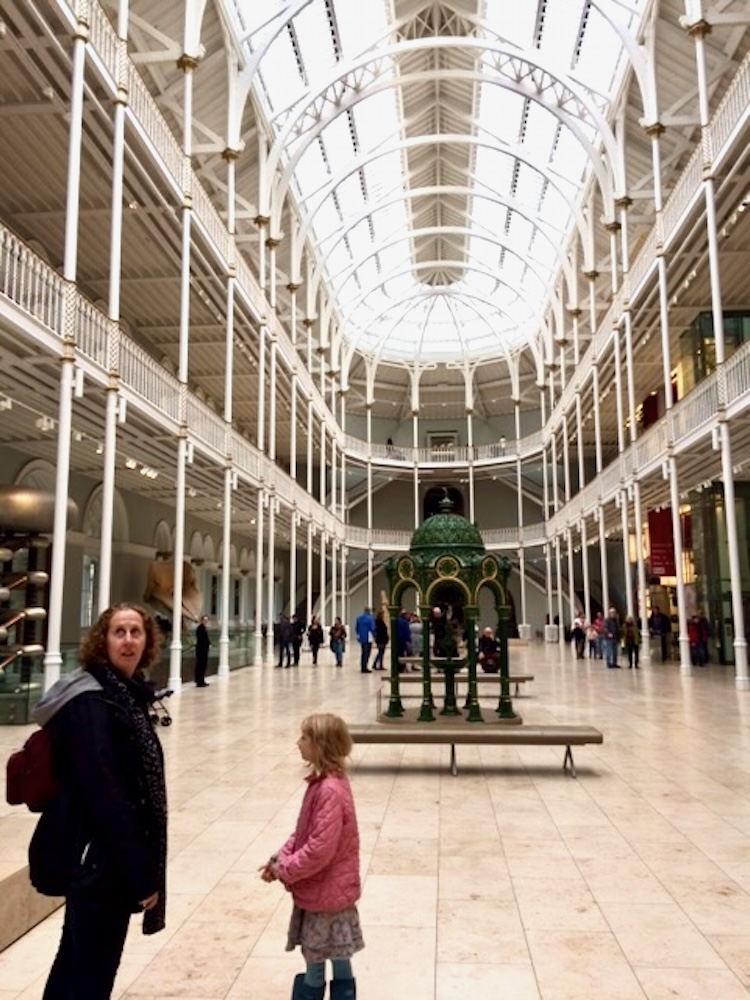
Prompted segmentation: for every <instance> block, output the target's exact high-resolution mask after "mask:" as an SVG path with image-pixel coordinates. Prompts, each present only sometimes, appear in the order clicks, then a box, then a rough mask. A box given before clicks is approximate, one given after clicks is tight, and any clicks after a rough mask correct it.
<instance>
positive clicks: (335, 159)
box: [322, 114, 355, 175]
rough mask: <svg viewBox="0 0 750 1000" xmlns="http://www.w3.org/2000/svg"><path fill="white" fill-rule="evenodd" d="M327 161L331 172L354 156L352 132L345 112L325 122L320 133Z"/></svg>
mask: <svg viewBox="0 0 750 1000" xmlns="http://www.w3.org/2000/svg"><path fill="white" fill-rule="evenodd" d="M322 135H323V145H324V147H325V151H326V155H327V156H328V162H329V163H330V164H331V170H332V172H333V174H334V175H335V174H337V173H338V172H339V171H340V170H341V168H342V167H343V166H345V165H347V164H350V163H351V161H352V160H353V159H354V156H355V149H354V143H353V142H352V134H351V131H350V129H349V119H348V117H347V116H346V115H345V114H339V115H337V116H336V117H335V118H332V119H331V121H329V122H328V123H327V124H326V127H325V129H324V131H323V133H322Z"/></svg>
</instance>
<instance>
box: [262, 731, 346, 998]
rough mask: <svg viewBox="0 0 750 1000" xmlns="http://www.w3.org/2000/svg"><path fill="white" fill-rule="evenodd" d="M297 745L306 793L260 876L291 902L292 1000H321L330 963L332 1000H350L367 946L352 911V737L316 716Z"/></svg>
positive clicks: (288, 943)
mask: <svg viewBox="0 0 750 1000" xmlns="http://www.w3.org/2000/svg"><path fill="white" fill-rule="evenodd" d="M297 746H298V747H299V752H300V754H301V756H302V759H303V760H304V761H305V762H306V763H307V764H308V765H309V767H310V770H311V773H310V775H309V776H308V777H307V779H306V780H307V790H306V791H305V797H304V799H303V801H302V808H301V809H300V814H299V817H298V819H297V826H296V828H295V830H294V833H293V834H292V835H291V836H290V837H289V839H288V840H287V841H286V843H285V844H284V846H283V847H282V848H280V850H279V851H277V852H276V854H273V855H272V856H271V857H270V858H269V860H268V861H267V862H266V864H265V865H263V866H262V867H261V868H260V872H261V878H262V879H263V881H264V882H273V881H275V880H276V879H278V880H279V881H280V882H282V884H283V885H284V886H285V887H286V888H287V889H288V890H289V891H290V892H291V894H292V899H293V901H294V909H293V911H292V918H291V921H290V924H289V935H288V939H287V951H293V950H294V948H295V947H296V946H297V945H300V947H301V948H302V955H303V957H304V959H305V961H306V962H307V971H306V972H304V973H300V974H299V975H297V976H296V977H295V980H294V989H293V991H292V1000H322V998H323V996H324V994H325V988H326V981H325V963H326V960H327V959H330V961H331V963H332V966H333V979H332V980H331V994H330V996H331V1000H354V998H355V997H356V995H357V987H356V982H355V980H354V978H353V976H352V966H351V956H352V955H353V954H354V953H355V952H357V951H360V950H361V949H362V948H364V946H365V943H364V940H363V937H362V929H361V927H360V923H359V914H358V913H357V906H356V904H357V900H358V899H359V897H360V894H361V891H362V885H361V881H360V874H359V828H358V826H357V814H356V811H355V808H354V799H353V797H352V790H351V785H350V784H349V779H348V778H347V776H346V773H345V769H344V768H345V762H346V758H347V757H348V756H349V754H350V753H351V749H352V738H351V736H350V735H349V730H348V729H347V727H346V723H345V722H344V720H343V719H340V718H339V717H338V716H337V715H331V714H328V713H320V714H317V715H309V716H307V718H306V719H303V720H302V726H301V734H300V738H299V739H298V740H297Z"/></svg>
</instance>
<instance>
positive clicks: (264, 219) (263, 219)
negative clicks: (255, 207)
mask: <svg viewBox="0 0 750 1000" xmlns="http://www.w3.org/2000/svg"><path fill="white" fill-rule="evenodd" d="M270 221H271V217H270V216H268V215H256V216H255V218H254V219H253V222H254V223H255V225H256V226H257V227H258V229H262V228H263V227H264V226H267V225H268V223H269V222H270Z"/></svg>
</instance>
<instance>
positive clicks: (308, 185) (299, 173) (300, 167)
mask: <svg viewBox="0 0 750 1000" xmlns="http://www.w3.org/2000/svg"><path fill="white" fill-rule="evenodd" d="M329 179H330V174H329V171H328V165H327V164H326V162H325V159H324V158H323V149H322V147H321V145H320V143H319V142H313V143H311V144H310V145H309V146H308V147H307V149H306V151H305V153H304V155H303V156H302V157H301V158H300V160H299V162H298V163H297V169H296V170H295V172H294V180H295V183H296V185H297V187H298V188H299V190H300V191H301V192H303V195H304V193H310V192H311V191H317V190H318V189H320V188H321V187H323V185H325V184H327V183H328V181H329ZM317 203H318V199H316V200H315V202H314V204H317Z"/></svg>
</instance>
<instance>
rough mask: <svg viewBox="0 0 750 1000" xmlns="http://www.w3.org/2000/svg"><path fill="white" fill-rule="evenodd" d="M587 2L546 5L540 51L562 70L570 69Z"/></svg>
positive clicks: (583, 0) (572, 0)
mask: <svg viewBox="0 0 750 1000" xmlns="http://www.w3.org/2000/svg"><path fill="white" fill-rule="evenodd" d="M584 2H585V0H577V2H576V0H568V2H567V3H559V2H558V3H555V2H554V0H553V2H551V3H546V4H544V13H543V21H542V27H541V32H540V34H541V40H540V46H539V47H540V49H541V51H542V53H543V54H544V56H545V59H546V60H547V61H548V62H550V63H552V64H553V65H555V66H557V67H559V68H560V69H562V70H567V69H569V68H570V60H571V56H572V53H573V50H574V48H575V40H576V36H577V34H578V24H579V22H580V19H581V10H582V7H583V3H584Z"/></svg>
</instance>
